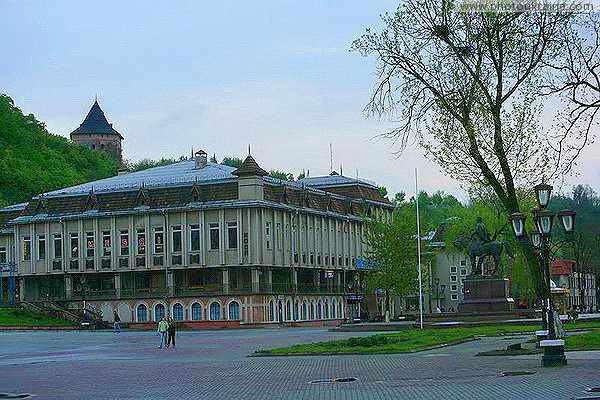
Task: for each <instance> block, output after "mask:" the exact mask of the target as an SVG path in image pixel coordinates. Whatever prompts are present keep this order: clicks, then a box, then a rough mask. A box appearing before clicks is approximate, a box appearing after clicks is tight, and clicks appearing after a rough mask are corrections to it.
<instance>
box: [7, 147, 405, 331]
mask: <svg viewBox="0 0 600 400" xmlns="http://www.w3.org/2000/svg"><path fill="white" fill-rule="evenodd" d="M266 175H267V173H266V172H265V171H264V170H263V169H262V168H260V167H259V166H258V164H257V163H256V161H255V160H254V159H253V158H252V157H251V156H250V155H249V156H248V157H247V158H246V159H245V161H244V162H243V164H242V166H241V167H240V168H237V169H235V168H232V167H228V166H224V165H220V164H215V163H211V162H208V161H207V158H206V153H204V152H202V151H199V152H197V153H196V154H195V157H194V158H193V159H190V160H185V161H181V162H178V163H175V164H171V165H167V166H162V167H156V168H151V169H148V170H144V171H138V172H132V173H128V174H122V175H118V176H115V177H112V178H107V179H103V180H99V181H95V182H90V183H86V184H82V185H78V186H74V187H70V188H65V189H60V190H56V191H53V192H49V193H45V194H42V195H40V196H37V197H35V198H33V199H32V200H31V201H29V202H28V203H24V204H19V205H15V206H11V207H6V208H4V209H1V210H0V224H1V225H0V228H1V230H0V258H3V259H4V260H7V261H14V262H15V263H16V264H17V266H18V272H17V290H18V296H19V298H20V299H21V300H24V301H31V302H36V301H53V302H57V303H60V304H64V305H65V306H69V305H70V304H74V303H81V302H82V301H84V300H85V301H86V303H87V304H88V305H89V306H90V307H94V308H96V309H97V310H99V311H101V312H102V315H103V316H104V319H106V320H109V321H111V320H112V318H113V311H114V310H116V311H117V312H118V313H119V316H120V318H121V320H122V321H124V322H140V323H142V322H149V321H155V320H156V319H158V318H160V317H161V316H163V315H165V314H170V315H172V316H173V317H174V318H175V319H176V320H179V321H206V320H208V321H223V320H233V321H241V322H244V323H268V322H288V321H322V320H328V319H342V318H344V317H345V313H346V312H347V308H346V295H347V293H346V290H347V289H346V288H347V283H348V282H352V281H353V280H354V278H355V275H356V265H357V260H359V259H360V258H361V257H363V255H364V253H365V250H366V249H365V248H364V246H363V242H362V236H363V233H364V229H365V226H364V222H365V218H368V217H369V216H372V215H374V214H375V213H381V214H382V215H384V216H386V217H387V218H391V216H392V211H393V208H394V207H393V205H392V204H390V202H389V201H388V200H387V199H386V198H384V197H382V196H381V195H380V194H379V192H378V191H377V187H376V186H375V185H374V184H373V183H370V182H366V181H363V180H356V179H351V178H347V177H344V176H340V175H330V176H324V177H315V178H305V179H303V180H300V181H298V182H288V181H282V180H279V179H274V178H271V177H268V176H266ZM4 279H6V278H4Z"/></svg>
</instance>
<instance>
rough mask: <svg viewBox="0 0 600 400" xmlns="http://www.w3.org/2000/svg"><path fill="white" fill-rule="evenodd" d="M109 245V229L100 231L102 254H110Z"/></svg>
mask: <svg viewBox="0 0 600 400" xmlns="http://www.w3.org/2000/svg"><path fill="white" fill-rule="evenodd" d="M110 253H111V246H110V231H103V232H102V255H103V256H110Z"/></svg>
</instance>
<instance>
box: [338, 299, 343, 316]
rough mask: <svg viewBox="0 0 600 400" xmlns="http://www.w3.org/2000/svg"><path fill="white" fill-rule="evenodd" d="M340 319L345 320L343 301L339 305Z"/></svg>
mask: <svg viewBox="0 0 600 400" xmlns="http://www.w3.org/2000/svg"><path fill="white" fill-rule="evenodd" d="M338 318H344V302H343V301H342V300H340V302H339V303H338Z"/></svg>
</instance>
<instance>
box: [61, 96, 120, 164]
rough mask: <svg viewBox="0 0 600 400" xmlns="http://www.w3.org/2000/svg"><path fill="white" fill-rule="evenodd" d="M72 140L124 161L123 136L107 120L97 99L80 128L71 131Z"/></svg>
mask: <svg viewBox="0 0 600 400" xmlns="http://www.w3.org/2000/svg"><path fill="white" fill-rule="evenodd" d="M71 140H72V141H73V143H76V144H80V145H84V146H86V147H88V148H90V149H92V150H97V151H105V152H106V153H108V154H110V155H111V156H113V157H114V158H115V159H117V160H118V161H119V163H121V164H122V163H123V154H122V146H121V142H122V141H123V136H121V134H120V133H119V132H117V131H116V130H115V129H114V128H113V127H112V124H110V123H109V122H108V121H107V119H106V117H105V116H104V112H103V111H102V109H101V108H100V105H99V104H98V101H97V100H96V101H94V104H93V105H92V108H91V109H90V112H88V114H87V116H86V117H85V119H84V120H83V122H82V123H81V125H79V128H77V129H75V130H74V131H73V132H71Z"/></svg>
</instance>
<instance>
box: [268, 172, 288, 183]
mask: <svg viewBox="0 0 600 400" xmlns="http://www.w3.org/2000/svg"><path fill="white" fill-rule="evenodd" d="M269 176H270V177H272V178H276V179H282V180H284V181H290V182H293V181H294V175H293V174H291V173H288V172H284V171H276V170H274V169H272V170H270V171H269Z"/></svg>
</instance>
